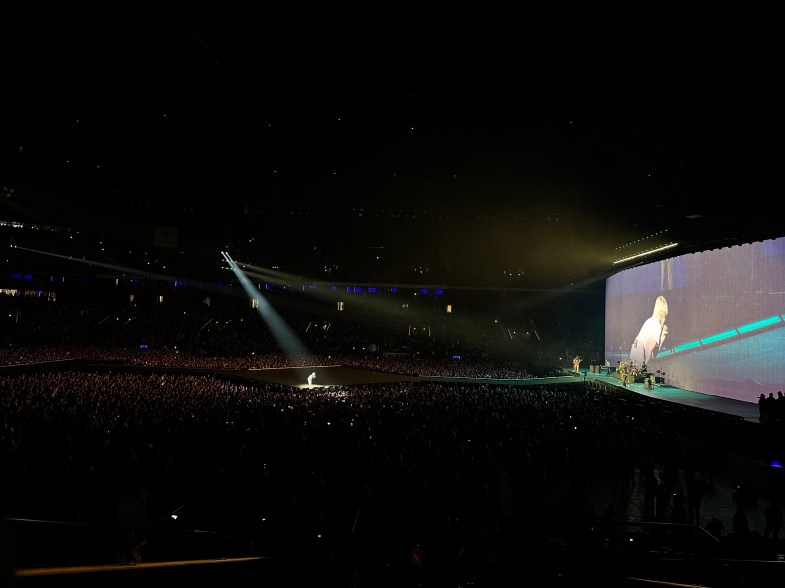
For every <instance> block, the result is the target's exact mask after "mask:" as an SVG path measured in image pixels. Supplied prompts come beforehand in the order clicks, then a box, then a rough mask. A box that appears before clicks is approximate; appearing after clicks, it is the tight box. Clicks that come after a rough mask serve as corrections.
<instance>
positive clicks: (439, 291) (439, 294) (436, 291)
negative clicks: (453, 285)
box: [433, 288, 444, 296]
mask: <svg viewBox="0 0 785 588" xmlns="http://www.w3.org/2000/svg"><path fill="white" fill-rule="evenodd" d="M433 292H434V294H436V295H437V296H441V295H442V294H444V291H443V290H442V289H441V288H440V289H438V290H434V291H433Z"/></svg>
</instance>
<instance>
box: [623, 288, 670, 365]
mask: <svg viewBox="0 0 785 588" xmlns="http://www.w3.org/2000/svg"><path fill="white" fill-rule="evenodd" d="M667 316H668V302H667V301H666V300H665V297H664V296H658V297H657V300H656V301H655V302H654V311H653V312H652V315H651V316H650V317H649V318H647V319H646V321H645V322H644V323H643V325H642V326H641V330H640V331H639V332H638V336H637V337H635V341H634V342H633V344H632V348H631V349H630V359H631V360H632V362H633V363H634V364H637V365H640V366H646V365H647V364H649V363H651V361H652V360H653V359H654V358H655V357H657V353H658V352H659V350H660V349H662V344H663V343H664V342H665V336H666V335H667V334H668V325H666V324H665V319H666V317H667Z"/></svg>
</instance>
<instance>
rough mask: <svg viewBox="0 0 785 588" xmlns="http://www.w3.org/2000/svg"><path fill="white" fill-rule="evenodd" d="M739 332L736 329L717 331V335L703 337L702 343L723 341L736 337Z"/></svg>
mask: <svg viewBox="0 0 785 588" xmlns="http://www.w3.org/2000/svg"><path fill="white" fill-rule="evenodd" d="M737 334H738V332H737V331H736V329H733V330H731V331H725V332H724V333H717V334H716V335H712V336H711V337H706V338H705V339H701V343H703V344H704V345H708V344H709V343H714V342H715V341H722V340H723V339H728V338H730V337H735V336H736V335H737Z"/></svg>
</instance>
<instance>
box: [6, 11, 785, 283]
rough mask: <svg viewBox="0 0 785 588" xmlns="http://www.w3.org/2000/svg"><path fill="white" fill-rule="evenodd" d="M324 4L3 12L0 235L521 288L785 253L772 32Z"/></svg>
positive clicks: (664, 20)
mask: <svg viewBox="0 0 785 588" xmlns="http://www.w3.org/2000/svg"><path fill="white" fill-rule="evenodd" d="M332 4H333V3H288V2H282V1H272V2H248V1H244V2H215V3H205V2H186V1H172V0H169V1H160V2H134V3H115V2H72V3H67V2H35V1H33V2H19V3H6V5H5V6H4V7H3V8H2V9H1V10H2V16H3V18H2V22H3V34H2V35H0V42H1V43H2V57H0V60H2V61H1V62H2V69H1V70H0V73H1V74H2V105H3V108H2V122H0V142H1V143H0V149H1V150H2V151H1V152H0V183H2V185H3V187H4V188H3V190H4V192H3V198H2V204H0V220H17V221H23V222H27V223H38V224H45V225H57V226H60V225H68V226H71V227H79V228H80V229H84V230H90V231H95V232H97V233H102V234H106V235H108V236H111V237H113V238H114V239H116V240H117V241H118V242H124V241H126V242H131V243H134V242H135V243H137V244H141V245H142V246H153V245H154V240H153V235H154V234H155V233H154V227H156V226H159V227H176V228H177V235H178V243H177V248H179V249H189V248H190V249H192V250H193V252H194V255H196V256H197V257H198V256H199V255H203V254H206V255H207V257H208V258H209V259H211V260H212V258H211V257H210V256H214V254H215V252H216V250H217V249H216V248H224V247H231V248H232V249H233V251H235V252H236V255H237V256H239V257H241V258H247V260H248V261H253V262H254V263H259V264H262V265H263V264H269V265H278V266H279V267H282V268H287V269H290V270H292V271H301V272H307V273H309V274H310V275H314V274H316V275H314V277H317V278H318V277H319V273H320V272H322V273H325V272H326V273H327V274H329V275H330V277H331V278H333V279H335V278H340V277H342V276H341V269H342V268H347V267H350V266H351V267H352V272H350V273H352V274H353V276H356V277H354V278H353V279H357V278H359V277H361V276H362V274H363V272H364V271H365V272H366V274H367V277H368V278H369V279H372V278H373V279H381V278H382V277H385V276H386V277H390V278H391V279H393V278H397V279H398V280H411V279H413V276H412V275H410V274H411V273H412V272H415V269H416V268H419V271H420V274H419V276H420V277H419V278H418V279H421V280H423V281H433V280H440V281H444V282H449V281H450V280H453V281H454V282H455V283H462V284H473V285H482V284H486V283H488V284H492V285H498V284H504V283H505V282H504V280H505V279H506V278H503V277H501V276H512V275H514V276H516V277H515V280H514V281H513V282H509V283H510V284H511V285H514V286H516V287H539V286H540V285H543V284H545V283H547V284H554V283H558V282H559V281H578V280H583V279H586V278H591V277H592V276H597V275H601V274H602V273H603V272H604V271H607V270H608V269H609V268H610V267H611V266H610V263H611V262H612V261H613V260H614V259H618V258H619V257H623V256H624V255H625V254H627V253H634V252H638V251H639V250H641V249H645V248H647V247H650V246H654V245H657V244H660V243H665V242H670V241H673V242H679V243H680V248H679V249H677V250H676V251H675V252H686V251H689V250H695V249H700V248H704V247H714V246H722V245H726V244H733V243H735V242H745V241H748V240H755V239H757V238H765V237H771V236H780V235H781V234H782V233H785V223H783V222H782V220H781V219H780V216H781V215H780V214H779V209H780V205H779V202H778V201H779V200H780V198H781V196H782V179H781V177H780V176H781V175H780V168H781V162H782V155H783V142H782V131H783V116H782V107H781V102H782V100H781V91H780V89H779V80H778V76H779V70H780V63H781V58H782V57H783V51H782V49H783V47H782V36H781V35H780V34H779V31H778V30H777V27H778V26H779V24H778V23H779V21H778V20H777V18H776V14H775V13H774V9H773V8H771V9H762V8H758V9H755V8H752V7H750V8H745V7H742V6H736V7H734V8H733V10H731V8H730V7H729V8H727V9H721V8H718V7H717V6H712V8H711V10H704V9H698V8H697V7H695V8H689V7H688V8H685V7H684V6H683V5H682V3H675V2H674V3H667V2H666V3H656V4H647V5H645V6H643V5H637V4H636V3H632V4H636V6H637V7H636V8H631V7H629V6H626V5H623V4H619V5H612V4H610V3H606V4H601V5H599V6H596V5H588V4H586V5H583V4H580V3H576V5H575V7H572V6H571V5H570V4H569V3H565V2H487V3H480V4H476V5H471V4H469V5H466V4H460V3H459V4H454V3H450V4H448V3H444V4H442V5H439V6H437V5H433V4H428V3H422V2H420V3H408V2H395V3H383V4H380V3H373V2H366V3H359V2H357V3H348V4H341V6H340V7H337V6H333V5H332ZM744 6H747V5H744ZM11 190H13V191H11ZM64 253H65V254H68V253H69V252H67V251H66V252H64ZM241 260H242V259H241ZM382 266H383V267H382ZM423 268H425V270H426V272H425V273H423V272H422V269H423ZM407 271H408V272H410V273H409V274H407V273H406V272H407ZM508 272H509V273H508ZM415 273H416V272H415ZM429 273H430V275H428V274H429ZM522 276H524V277H522ZM323 277H324V276H323ZM345 277H348V276H345ZM489 280H490V281H489Z"/></svg>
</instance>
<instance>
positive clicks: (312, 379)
mask: <svg viewBox="0 0 785 588" xmlns="http://www.w3.org/2000/svg"><path fill="white" fill-rule="evenodd" d="M315 379H316V372H311V374H310V375H309V376H308V387H309V388H310V387H311V386H313V381H314V380H315Z"/></svg>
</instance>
